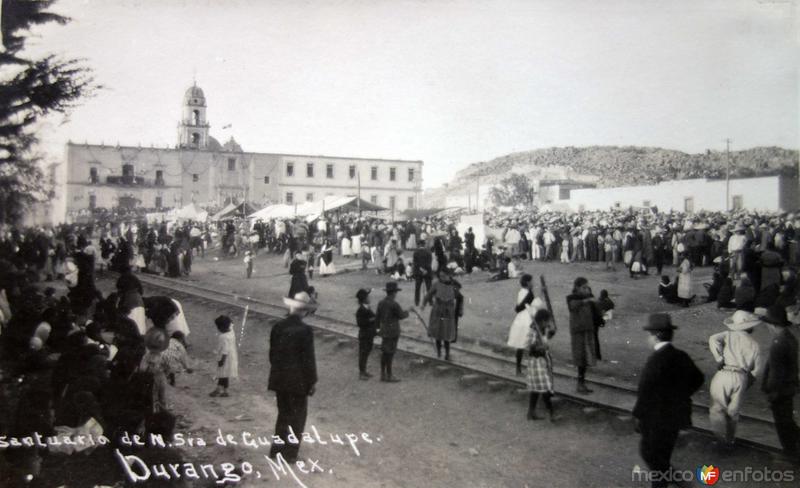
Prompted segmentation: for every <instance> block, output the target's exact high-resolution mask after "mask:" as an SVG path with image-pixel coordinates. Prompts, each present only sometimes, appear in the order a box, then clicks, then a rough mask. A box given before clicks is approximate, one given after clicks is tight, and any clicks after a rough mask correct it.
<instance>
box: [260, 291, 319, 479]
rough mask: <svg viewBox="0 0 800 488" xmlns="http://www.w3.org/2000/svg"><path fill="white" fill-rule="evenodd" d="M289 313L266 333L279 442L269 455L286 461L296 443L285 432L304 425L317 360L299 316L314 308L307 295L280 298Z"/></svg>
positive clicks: (293, 457) (310, 335)
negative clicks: (281, 442)
mask: <svg viewBox="0 0 800 488" xmlns="http://www.w3.org/2000/svg"><path fill="white" fill-rule="evenodd" d="M283 303H285V304H286V306H288V307H289V316H288V317H286V318H285V319H283V320H281V321H279V322H277V323H276V324H275V325H273V326H272V332H271V333H270V336H269V364H270V370H269V386H268V388H269V389H270V390H272V391H274V392H275V397H276V400H277V402H278V418H277V420H276V421H275V435H276V436H277V437H280V438H281V439H282V440H283V444H275V443H273V444H272V448H271V449H270V454H269V455H270V457H272V458H275V457H276V456H277V455H278V454H281V455H282V456H283V458H284V459H285V460H286V461H287V462H290V463H293V462H295V461H296V460H297V453H298V451H299V450H300V445H299V444H297V443H290V442H289V439H288V438H289V434H290V433H294V435H295V436H297V437H298V438H299V436H300V435H301V434H302V432H303V429H305V426H306V416H307V415H308V397H309V396H311V395H313V394H314V385H315V384H316V383H317V360H316V357H315V356H314V331H313V330H312V329H311V326H309V325H307V324H306V323H304V322H303V317H305V316H306V315H308V314H309V313H311V312H313V311H314V310H316V309H317V303H316V302H315V301H314V299H313V298H311V296H310V295H309V294H308V293H307V292H305V291H301V292H299V293H297V294H295V295H294V297H293V298H288V297H286V298H284V299H283Z"/></svg>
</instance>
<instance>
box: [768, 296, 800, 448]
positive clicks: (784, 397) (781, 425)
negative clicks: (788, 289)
mask: <svg viewBox="0 0 800 488" xmlns="http://www.w3.org/2000/svg"><path fill="white" fill-rule="evenodd" d="M761 319H762V320H763V321H764V322H765V323H766V324H767V325H768V326H769V328H770V329H771V330H772V332H773V333H774V334H775V338H774V339H773V340H772V345H771V346H770V349H769V359H768V360H767V364H766V366H765V367H764V379H763V383H762V386H761V389H762V390H763V391H764V393H766V394H767V399H768V400H769V405H770V408H771V409H772V416H773V418H774V419H775V430H777V431H778V439H779V440H780V442H781V446H782V447H783V452H784V453H785V454H786V456H788V457H789V458H790V459H791V460H792V461H795V462H800V428H798V426H797V423H796V422H795V421H794V416H793V410H794V406H793V403H794V396H795V395H796V394H797V390H798V386H800V380H798V375H797V354H798V352H797V349H798V347H797V339H796V338H795V337H794V335H792V333H791V332H790V331H789V326H790V325H791V323H790V322H789V320H788V319H787V318H786V309H785V308H784V307H783V306H782V305H773V306H771V307H769V308H768V309H767V315H766V316H764V317H762V318H761Z"/></svg>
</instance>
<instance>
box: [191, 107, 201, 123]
mask: <svg viewBox="0 0 800 488" xmlns="http://www.w3.org/2000/svg"><path fill="white" fill-rule="evenodd" d="M192 125H200V111H199V110H192Z"/></svg>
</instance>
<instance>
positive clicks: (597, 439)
mask: <svg viewBox="0 0 800 488" xmlns="http://www.w3.org/2000/svg"><path fill="white" fill-rule="evenodd" d="M183 304H184V310H185V311H186V314H187V318H188V320H189V323H190V324H191V327H192V334H191V335H190V336H189V338H190V342H191V345H192V347H191V353H192V355H193V357H194V358H195V361H196V366H197V369H196V371H195V372H194V373H193V374H191V375H182V376H180V377H179V378H178V384H177V387H176V388H174V389H170V392H169V393H170V403H171V404H172V405H173V409H174V411H175V412H177V413H178V414H179V415H180V418H181V420H180V423H179V430H180V432H182V433H184V434H186V436H187V437H189V438H193V439H197V438H202V439H204V440H205V441H206V442H207V443H208V444H209V445H208V446H207V447H195V448H187V449H183V452H184V454H185V456H186V457H188V458H189V459H190V460H191V461H192V462H194V463H198V464H199V463H214V464H215V465H220V464H221V463H223V462H230V463H234V464H236V465H241V463H243V462H250V463H252V465H253V468H254V472H253V474H252V475H250V476H247V477H244V478H243V479H242V480H241V481H240V482H239V483H238V486H303V485H304V486H308V487H423V486H424V487H452V486H463V487H487V488H489V487H535V486H553V487H565V488H566V487H577V486H581V487H616V486H648V485H647V483H643V482H637V481H635V480H632V469H633V467H634V466H635V465H637V464H641V461H640V459H639V457H638V436H637V435H636V434H635V433H634V432H633V431H632V426H631V424H630V421H629V420H627V419H622V420H621V419H619V418H618V417H617V416H616V415H614V414H609V413H605V412H602V411H598V410H596V409H583V408H581V407H578V406H575V405H572V404H569V403H565V402H558V403H557V408H558V411H559V413H560V415H562V416H563V418H562V419H561V420H560V421H559V422H557V423H556V424H550V423H549V422H546V421H527V420H525V419H524V415H525V410H526V408H527V404H526V403H525V402H526V397H525V395H521V394H519V393H518V392H516V391H513V390H505V389H503V390H501V391H488V388H487V386H486V385H483V386H480V385H475V386H472V387H466V386H463V385H462V384H460V383H459V380H458V373H451V374H447V373H445V374H442V373H441V372H439V371H437V370H436V369H435V368H434V367H432V366H430V365H418V364H416V363H415V361H414V360H413V358H410V357H407V356H404V355H402V354H401V355H399V357H398V359H397V361H396V362H397V363H398V364H397V366H396V370H397V375H398V376H399V377H400V378H402V379H403V381H402V382H401V383H398V384H386V383H380V382H378V381H375V380H374V379H373V380H370V381H359V380H357V367H356V347H355V344H349V345H341V344H338V343H337V341H324V340H322V338H321V337H317V340H316V352H317V364H318V371H319V377H320V378H319V383H318V388H317V393H316V395H315V396H313V397H312V398H311V399H310V402H309V416H308V423H307V426H306V430H310V429H311V427H312V426H314V427H315V428H316V429H317V430H318V432H319V433H320V435H321V436H322V438H323V440H325V439H329V437H328V436H330V434H337V433H338V434H342V435H343V436H344V434H346V433H354V434H357V435H359V436H363V434H364V433H366V434H367V436H368V438H369V439H370V440H372V441H373V443H372V444H368V443H367V442H365V441H363V437H361V438H360V439H359V441H358V443H357V444H356V447H357V448H358V450H359V453H358V455H356V453H355V451H354V450H353V449H352V447H350V446H349V445H345V446H342V445H335V444H331V443H329V445H326V446H322V445H319V444H308V445H304V446H303V447H302V449H301V452H300V457H301V459H307V460H314V461H315V462H316V463H318V465H319V467H320V468H321V469H322V470H323V472H321V473H319V472H315V473H309V474H303V473H301V472H300V471H299V470H297V469H295V473H296V475H297V479H294V478H293V477H292V476H291V475H290V474H288V473H287V474H286V475H284V474H283V473H280V472H279V473H278V474H279V476H280V480H277V479H276V477H275V475H274V474H273V472H272V470H271V469H270V467H269V465H268V463H267V461H266V460H265V459H264V454H265V453H266V452H267V451H266V449H265V448H260V449H254V448H251V447H246V446H242V445H237V446H226V447H220V446H218V445H217V444H215V438H216V437H217V435H218V433H219V431H222V433H223V434H226V435H227V434H231V435H233V436H234V438H235V439H238V438H240V437H241V435H242V432H250V433H252V434H254V435H258V436H269V435H271V434H272V432H273V428H274V422H275V418H276V415H277V410H276V406H275V400H274V396H273V394H271V393H270V392H268V391H266V378H267V376H268V372H269V365H268V360H267V351H268V337H269V330H270V323H269V322H268V321H266V320H261V319H255V320H250V321H248V324H247V327H246V330H245V336H244V340H243V341H242V344H241V348H240V351H239V353H240V357H239V359H240V369H239V371H240V379H239V380H237V381H236V382H235V383H234V384H233V386H232V388H231V393H232V396H231V397H230V398H217V399H212V398H209V397H208V393H209V391H210V390H211V389H212V388H213V384H214V381H213V371H214V367H213V360H214V358H213V354H212V352H213V347H214V345H215V340H216V334H215V330H214V326H213V318H214V317H215V316H216V315H217V314H219V313H228V314H230V315H231V316H232V318H233V319H234V322H235V323H236V324H237V325H236V333H237V335H241V330H240V328H239V325H240V320H241V311H237V310H236V309H234V308H219V307H210V306H208V305H207V304H204V303H203V302H202V301H200V300H196V299H192V300H184V302H183ZM370 369H371V370H372V371H373V372H376V371H377V370H378V356H377V354H376V353H373V355H372V357H371V363H370ZM541 408H542V407H541V406H540V409H541ZM106 459H107V463H106V464H105V467H104V469H105V470H108V469H109V465H114V464H115V463H117V461H116V459H114V458H113V457H110V458H106ZM151 462H163V460H161V459H160V456H159V453H158V452H157V453H156V454H155V455H153V456H151ZM307 462H308V463H309V465H310V461H307ZM674 462H675V465H676V466H677V467H678V468H680V469H688V470H692V471H694V470H695V469H696V468H697V467H698V466H700V465H702V464H710V463H713V464H715V465H720V466H723V467H724V469H738V468H743V467H744V466H745V465H748V466H753V467H759V468H760V467H762V466H769V467H771V468H773V467H774V466H775V464H774V462H773V460H772V459H771V458H770V457H769V456H767V455H765V454H762V453H759V452H749V451H740V452H737V453H735V454H732V455H725V456H718V455H713V454H710V452H709V449H708V439H707V438H704V437H700V436H697V435H694V434H692V435H688V436H686V438H685V439H684V440H683V441H682V442H681V447H680V448H679V449H678V452H677V453H676V455H675V456H674ZM119 469H120V468H118V464H117V467H116V475H117V476H119V475H120V471H119ZM315 470H316V468H315ZM60 473H62V474H66V473H69V479H70V480H71V481H72V482H70V483H68V484H69V486H80V484H81V483H80V482H81V481H85V480H86V471H82V472H79V473H76V472H75V470H74V469H73V470H70V469H62V470H60ZM98 473H106V474H105V475H106V476H109V475H110V473H107V471H95V475H94V477H95V478H96V477H97V476H99V474H98ZM259 474H260V476H261V477H260V478H259ZM100 481H102V480H100ZM108 481H110V480H108ZM107 484H109V485H112V484H113V483H110V482H108V483H107ZM86 486H90V485H86ZM166 486H170V484H166ZM196 486H218V485H215V484H214V483H213V482H211V481H209V480H204V481H203V482H197V483H196ZM725 486H754V485H753V484H752V483H745V484H738V485H737V484H736V483H733V484H730V483H728V484H726V485H725Z"/></svg>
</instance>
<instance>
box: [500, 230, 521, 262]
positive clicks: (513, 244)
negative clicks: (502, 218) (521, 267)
mask: <svg viewBox="0 0 800 488" xmlns="http://www.w3.org/2000/svg"><path fill="white" fill-rule="evenodd" d="M520 239H522V235H521V234H520V233H519V231H518V230H517V228H516V227H511V228H510V229H508V231H507V232H506V236H505V239H504V240H505V241H506V244H508V248H509V250H510V252H511V257H514V256H516V255H517V254H519V241H520Z"/></svg>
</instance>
